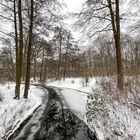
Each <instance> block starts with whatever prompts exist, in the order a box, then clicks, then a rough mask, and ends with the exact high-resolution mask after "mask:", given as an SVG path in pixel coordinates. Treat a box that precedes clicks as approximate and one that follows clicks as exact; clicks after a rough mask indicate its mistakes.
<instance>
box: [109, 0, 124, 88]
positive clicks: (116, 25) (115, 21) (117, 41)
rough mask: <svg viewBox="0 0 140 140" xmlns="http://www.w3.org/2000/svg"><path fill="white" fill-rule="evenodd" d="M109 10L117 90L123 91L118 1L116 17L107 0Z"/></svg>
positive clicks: (117, 0)
mask: <svg viewBox="0 0 140 140" xmlns="http://www.w3.org/2000/svg"><path fill="white" fill-rule="evenodd" d="M108 4H109V10H110V14H111V23H112V28H113V34H114V40H115V49H116V62H117V88H118V89H119V90H123V68H122V60H121V43H120V12H119V0H116V9H115V10H116V13H115V14H116V17H114V16H115V15H114V12H113V9H112V2H111V0H108Z"/></svg>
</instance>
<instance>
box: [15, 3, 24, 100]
mask: <svg viewBox="0 0 140 140" xmlns="http://www.w3.org/2000/svg"><path fill="white" fill-rule="evenodd" d="M18 16H19V48H16V53H17V54H16V87H15V98H18V99H19V98H20V84H21V75H22V61H23V58H22V55H23V23H22V6H21V0H19V1H18ZM15 21H16V20H15ZM15 26H16V22H15ZM15 30H16V29H15ZM15 32H16V31H15Z"/></svg>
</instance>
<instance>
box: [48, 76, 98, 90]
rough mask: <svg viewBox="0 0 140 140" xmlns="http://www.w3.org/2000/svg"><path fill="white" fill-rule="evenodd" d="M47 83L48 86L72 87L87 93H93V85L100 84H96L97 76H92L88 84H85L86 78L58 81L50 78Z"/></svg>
mask: <svg viewBox="0 0 140 140" xmlns="http://www.w3.org/2000/svg"><path fill="white" fill-rule="evenodd" d="M46 84H47V86H54V87H59V88H70V89H75V90H79V91H82V92H87V93H91V92H92V89H93V87H94V88H96V87H97V86H98V85H96V80H95V78H90V79H89V83H88V85H87V86H85V79H84V78H66V79H65V80H57V81H51V80H49V81H48V82H47V83H46Z"/></svg>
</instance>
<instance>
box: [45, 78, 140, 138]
mask: <svg viewBox="0 0 140 140" xmlns="http://www.w3.org/2000/svg"><path fill="white" fill-rule="evenodd" d="M126 81H127V80H126ZM115 82H116V81H114V80H113V79H112V78H107V77H105V78H91V79H89V82H88V84H87V86H85V85H86V84H85V83H84V79H82V78H67V79H66V80H65V81H64V80H60V81H48V82H47V85H48V86H54V87H59V88H60V89H61V90H60V91H61V96H62V99H64V101H65V103H66V104H67V106H68V107H69V108H70V109H71V110H72V111H73V112H74V113H75V114H76V115H77V116H78V117H79V118H80V119H83V120H84V121H85V122H86V123H87V125H89V127H90V128H91V129H92V130H93V131H94V130H96V132H97V134H98V137H99V140H105V139H107V138H109V139H110V140H112V139H114V140H128V139H129V140H140V110H139V109H138V108H137V107H134V106H133V105H130V104H129V102H131V101H132V102H135V100H133V97H134V96H135V95H136V96H137V97H138V96H139V95H138V94H139V93H138V92H140V89H139V86H138V88H136V87H134V89H139V91H138V90H134V91H133V89H131V90H130V91H131V92H132V91H133V93H131V92H130V91H129V90H128V91H127V92H126V91H125V93H119V92H118V91H116V89H115V86H114V85H115ZM128 83H129V82H128ZM132 83H133V82H132ZM110 87H111V88H110ZM127 88H128V87H127ZM134 92H136V93H135V95H134ZM123 94H124V95H123ZM129 95H130V96H131V95H133V96H131V98H129V97H130V96H129Z"/></svg>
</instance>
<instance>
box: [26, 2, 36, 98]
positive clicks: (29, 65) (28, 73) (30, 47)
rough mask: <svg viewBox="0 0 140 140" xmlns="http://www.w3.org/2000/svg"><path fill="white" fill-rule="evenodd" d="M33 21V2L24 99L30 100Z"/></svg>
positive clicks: (32, 4)
mask: <svg viewBox="0 0 140 140" xmlns="http://www.w3.org/2000/svg"><path fill="white" fill-rule="evenodd" d="M33 19H34V1H33V0H31V8H30V25H29V42H28V51H27V66H26V79H25V90H24V98H28V90H29V87H30V69H31V51H32V37H33Z"/></svg>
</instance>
